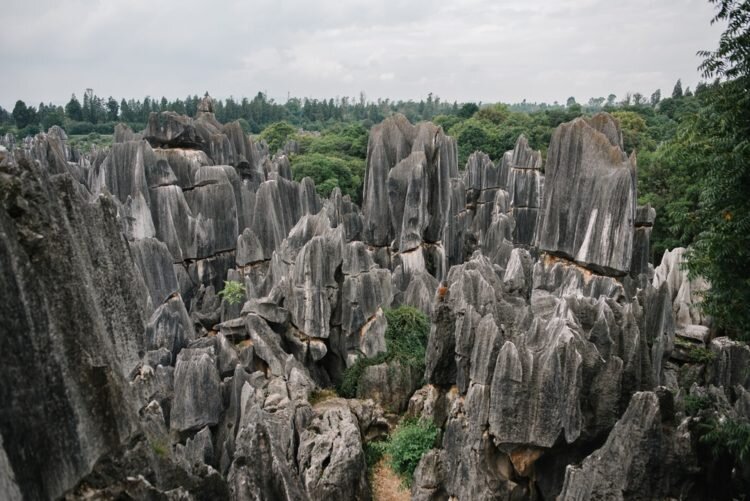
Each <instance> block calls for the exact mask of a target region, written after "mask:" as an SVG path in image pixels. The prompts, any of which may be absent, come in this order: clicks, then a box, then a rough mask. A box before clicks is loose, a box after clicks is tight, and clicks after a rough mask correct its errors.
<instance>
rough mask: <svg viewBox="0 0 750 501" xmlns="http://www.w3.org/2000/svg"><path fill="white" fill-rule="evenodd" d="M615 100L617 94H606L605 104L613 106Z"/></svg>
mask: <svg viewBox="0 0 750 501" xmlns="http://www.w3.org/2000/svg"><path fill="white" fill-rule="evenodd" d="M616 100H617V96H616V95H614V94H610V95H609V96H607V106H614V105H615V101H616Z"/></svg>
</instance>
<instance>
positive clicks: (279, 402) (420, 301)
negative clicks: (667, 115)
mask: <svg viewBox="0 0 750 501" xmlns="http://www.w3.org/2000/svg"><path fill="white" fill-rule="evenodd" d="M618 127H619V126H618V125H617V123H616V121H615V120H614V119H613V118H611V117H609V116H608V115H606V114H602V115H597V116H595V117H592V118H586V119H577V120H574V121H573V122H570V123H567V124H563V125H561V126H560V127H559V128H558V130H557V131H556V132H555V134H554V137H553V142H552V145H551V146H550V149H549V155H548V164H547V166H546V175H547V178H546V180H545V176H544V174H543V173H542V160H541V158H542V157H541V154H540V153H539V152H538V151H534V150H533V149H532V148H531V147H530V146H529V144H528V142H527V141H526V139H525V138H523V137H520V138H519V139H518V141H517V143H516V145H515V148H514V149H513V150H512V151H509V152H507V153H506V154H505V155H504V156H503V157H502V158H501V159H497V160H498V161H497V163H494V162H493V161H492V159H490V158H489V157H488V156H486V155H484V154H482V153H475V154H474V155H472V156H471V157H470V158H469V162H468V164H467V168H466V171H465V172H464V174H463V176H461V177H459V175H458V170H457V167H456V158H457V155H456V150H455V142H454V141H453V139H451V138H450V137H448V136H446V135H445V134H444V133H443V131H442V130H441V129H440V128H439V127H436V126H434V125H432V124H428V123H423V124H418V125H416V126H415V125H411V124H410V123H408V121H407V120H406V119H405V118H404V117H402V116H399V115H396V116H393V117H390V118H389V119H387V120H386V121H385V122H383V123H382V124H380V125H378V126H376V127H374V128H373V131H372V134H371V136H370V143H369V149H368V159H367V171H366V175H365V187H364V204H363V210H362V211H361V212H360V210H359V208H358V207H357V206H356V204H354V203H353V202H352V201H351V199H349V198H348V197H344V196H342V195H341V192H340V190H338V189H336V190H334V191H333V192H332V194H331V196H330V198H329V199H327V200H323V199H321V198H320V197H319V196H318V195H317V194H316V192H315V186H314V184H313V183H312V181H311V180H310V179H305V180H303V181H302V182H295V181H292V175H291V165H290V162H289V159H288V158H287V157H286V155H285V154H283V153H280V154H278V155H276V156H274V157H270V156H269V155H268V152H267V148H266V147H265V146H264V145H263V144H262V143H256V142H254V141H253V140H251V139H250V138H249V137H247V136H246V135H245V134H244V133H243V132H242V129H241V127H240V125H239V124H238V123H233V124H220V123H219V122H217V121H216V118H215V116H214V115H213V104H212V102H211V100H210V98H208V97H207V98H205V99H204V100H203V102H202V103H201V105H200V107H199V112H198V115H197V116H196V117H194V118H190V117H184V116H179V115H174V114H170V113H162V114H156V115H152V117H151V119H150V121H149V125H148V127H147V129H146V131H144V134H143V137H144V138H145V139H141V138H140V137H139V135H137V134H135V133H133V132H132V131H130V130H129V129H127V128H125V127H118V130H117V133H116V141H115V145H114V146H113V147H112V148H111V149H110V150H101V151H100V150H97V151H93V152H92V153H90V154H89V155H80V154H79V153H78V152H76V151H74V150H73V149H71V148H70V147H69V146H68V144H67V138H66V137H65V136H64V132H63V131H62V130H58V129H52V130H50V131H49V132H48V133H47V134H41V135H38V136H37V137H36V138H34V139H30V140H28V141H24V142H23V143H21V144H18V145H16V144H15V143H11V142H10V141H8V140H6V139H3V140H2V143H3V148H2V149H1V150H0V194H1V195H2V196H0V201H1V202H0V203H2V210H0V246H2V252H0V267H2V274H0V277H2V278H0V290H2V292H3V297H6V298H7V300H6V301H5V303H4V304H3V305H0V314H1V315H2V319H3V325H4V326H7V327H8V328H9V331H8V332H9V335H7V336H0V345H2V346H0V347H1V348H2V349H0V362H2V363H0V375H2V376H3V378H2V380H3V381H4V382H3V384H2V386H0V392H1V393H2V395H3V400H2V401H3V402H4V403H6V402H7V404H6V405H5V406H4V408H3V409H2V410H0V489H2V490H3V493H4V494H6V497H9V498H10V499H14V498H29V499H38V498H43V499H46V498H56V497H61V496H68V497H69V498H80V497H85V496H88V497H93V498H97V497H98V498H128V497H129V498H136V499H141V498H153V499H192V498H195V499H269V500H271V499H273V500H276V499H289V500H297V499H303V500H304V499H323V498H331V499H370V498H371V490H370V486H369V480H368V477H367V471H366V466H367V465H366V463H365V452H364V451H365V450H366V449H365V447H364V445H363V444H365V443H366V442H367V441H369V440H374V439H382V438H384V436H385V434H386V433H387V430H388V429H389V427H390V426H392V425H393V421H395V419H396V415H397V414H402V413H404V412H406V414H408V415H409V416H410V417H415V418H421V419H428V420H431V421H433V422H434V423H435V424H436V425H437V426H438V427H439V428H440V434H439V438H438V443H437V447H436V448H435V449H433V450H431V451H429V452H428V453H427V454H426V455H425V456H424V457H423V458H422V460H421V462H420V464H419V466H418V468H417V471H416V473H415V478H414V481H413V483H412V486H413V487H412V496H413V498H414V499H553V498H556V497H557V496H559V497H560V499H589V498H591V499H610V498H611V499H619V498H622V499H626V498H628V499H629V498H649V497H650V496H654V495H655V496H658V497H674V498H678V497H687V498H690V495H687V494H686V493H687V492H691V491H690V489H692V488H693V487H696V489H697V490H695V492H698V493H702V494H705V493H706V492H710V490H706V489H705V488H704V484H705V483H706V482H707V481H708V480H707V479H709V480H710V479H715V478H719V477H718V476H717V475H718V474H717V473H716V472H713V473H712V472H710V471H708V469H707V468H706V467H705V466H704V465H706V464H711V461H709V460H708V459H706V458H704V457H702V456H701V455H702V454H704V452H703V446H702V445H700V441H699V440H698V435H697V434H698V433H699V432H698V431H697V430H699V429H702V428H699V426H698V425H699V423H705V422H711V421H707V420H709V419H720V417H721V416H725V417H727V416H728V417H731V418H732V419H745V418H744V417H743V416H746V415H747V412H748V411H747V409H750V404H749V403H748V402H750V397H748V396H747V395H748V392H747V389H746V388H747V387H748V386H750V381H749V380H748V377H747V371H746V370H745V369H746V366H747V364H748V362H749V361H750V351H749V350H748V348H747V346H744V345H743V344H741V343H738V342H735V341H731V340H729V339H726V338H717V339H713V340H712V339H711V331H710V321H709V319H707V318H705V317H703V316H701V315H700V312H699V310H698V308H697V303H696V298H697V294H698V292H699V291H700V290H701V287H703V286H704V285H702V284H699V283H697V282H696V281H691V280H689V279H688V277H687V276H686V275H685V274H684V271H683V270H682V268H681V266H680V262H681V261H682V259H683V251H679V250H676V251H674V252H670V253H667V254H665V258H664V261H663V263H662V265H661V266H659V267H657V268H656V269H655V270H654V269H653V268H652V265H651V264H650V263H649V262H648V256H649V254H650V250H649V242H648V241H649V237H650V231H651V228H652V225H653V224H654V221H655V214H654V211H653V209H650V208H649V207H638V208H636V206H635V168H634V162H635V160H634V158H628V157H626V156H625V153H624V152H623V150H622V140H621V138H620V132H619V128H618ZM290 149H291V146H290ZM61 263H64V264H65V266H63V265H61ZM225 281H236V282H239V287H237V288H238V289H239V291H238V297H239V303H235V302H234V301H230V300H229V298H228V297H225V295H224V294H225V293H222V292H221V291H222V289H224V286H225ZM235 286H236V284H235ZM400 305H411V306H413V307H415V308H418V309H419V310H421V311H423V312H425V313H427V314H428V315H429V316H430V318H431V320H432V322H431V323H432V325H431V328H430V334H429V338H428V342H427V347H426V359H425V371H424V373H422V372H421V370H420V371H419V372H417V370H415V369H414V366H413V365H411V364H405V363H402V362H400V361H399V360H398V359H396V358H394V357H391V356H388V357H385V358H384V359H381V360H385V361H383V362H382V363H375V362H372V363H368V364H366V367H364V369H363V370H362V374H361V376H360V377H359V379H358V381H357V382H358V385H357V395H358V397H360V398H358V399H351V400H344V399H339V398H329V399H326V398H327V392H321V391H320V389H321V388H322V387H331V386H333V385H335V384H337V383H338V382H340V381H341V380H342V376H343V374H344V371H346V370H347V368H349V367H352V365H354V364H355V363H356V361H357V360H359V359H361V358H362V357H375V356H378V355H380V354H382V353H383V352H384V351H386V348H388V346H387V344H386V337H385V333H386V329H387V327H388V321H387V318H388V317H387V316H386V313H387V311H386V309H387V308H389V307H395V306H400ZM389 336H390V333H389ZM390 340H391V338H390V337H389V342H391V341H390ZM3 343H4V344H3ZM686 343H692V344H686ZM696 354H697V355H696ZM416 365H419V364H416ZM360 367H361V366H360ZM421 384H425V386H423V387H422V388H419V386H420V385H421ZM696 402H699V404H700V405H698V404H696ZM706 402H709V404H710V405H711V406H712V407H711V408H710V409H709V408H708V407H706V405H708V404H706ZM696 406H698V407H700V408H701V409H700V411H699V412H698V413H697V414H696V410H695V407H696ZM386 417H388V420H386ZM389 420H390V424H389ZM50 422H56V423H57V422H60V425H59V426H55V427H50V426H49V423H50ZM41 450H44V451H45V453H46V456H42V455H40V454H39V451H41ZM699 458H700V459H701V460H700V461H699ZM727 471H734V472H736V473H733V475H735V477H736V478H735V477H733V478H735V480H737V479H741V478H743V477H742V475H743V473H742V471H744V470H743V469H742V468H739V467H734V468H727ZM136 472H137V473H136ZM721 478H728V477H727V476H726V475H725V477H721ZM727 483H729V482H727ZM733 485H734V484H733ZM738 485H739V484H738ZM685 486H688V487H685ZM733 488H734V487H728V488H727V492H729V491H730V490H731V489H733ZM722 492H724V491H722ZM691 495H692V494H691ZM693 497H695V496H693Z"/></svg>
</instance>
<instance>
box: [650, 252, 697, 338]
mask: <svg viewBox="0 0 750 501" xmlns="http://www.w3.org/2000/svg"><path fill="white" fill-rule="evenodd" d="M686 252H687V250H686V249H684V248H682V247H677V248H675V249H672V250H671V251H666V252H665V253H664V256H662V259H661V264H660V265H659V266H657V267H656V269H655V270H654V279H653V284H654V287H659V286H660V285H661V284H662V283H666V284H667V286H668V287H669V291H670V295H671V297H672V308H673V311H674V315H675V320H676V322H677V325H678V326H679V327H685V326H688V325H708V324H709V319H708V318H705V317H704V316H703V315H702V313H701V311H700V306H699V303H700V294H701V292H702V291H705V290H706V289H708V284H707V283H706V281H705V280H703V279H702V278H700V277H696V278H694V279H690V278H689V277H688V271H687V270H686V269H685V268H684V264H685V260H686V259H685V253H686Z"/></svg>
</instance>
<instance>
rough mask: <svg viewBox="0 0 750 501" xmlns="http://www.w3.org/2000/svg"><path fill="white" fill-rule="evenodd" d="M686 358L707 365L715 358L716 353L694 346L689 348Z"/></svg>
mask: <svg viewBox="0 0 750 501" xmlns="http://www.w3.org/2000/svg"><path fill="white" fill-rule="evenodd" d="M688 356H689V357H690V358H691V359H692V360H693V361H694V362H696V363H699V364H707V363H709V362H711V361H713V359H714V358H716V353H714V352H712V351H711V350H709V349H707V348H702V347H699V346H694V347H693V348H690V351H689V352H688Z"/></svg>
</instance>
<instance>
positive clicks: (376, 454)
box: [365, 440, 388, 470]
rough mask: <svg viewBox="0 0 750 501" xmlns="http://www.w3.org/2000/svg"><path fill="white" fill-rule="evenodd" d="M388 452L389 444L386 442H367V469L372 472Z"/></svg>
mask: <svg viewBox="0 0 750 501" xmlns="http://www.w3.org/2000/svg"><path fill="white" fill-rule="evenodd" d="M387 450H388V442H387V441H385V440H377V441H372V442H367V443H366V444H365V461H366V462H367V468H368V469H370V470H371V469H372V468H373V467H374V466H375V465H376V464H378V463H379V462H380V460H381V459H382V458H383V456H384V455H385V454H386V452H387Z"/></svg>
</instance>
